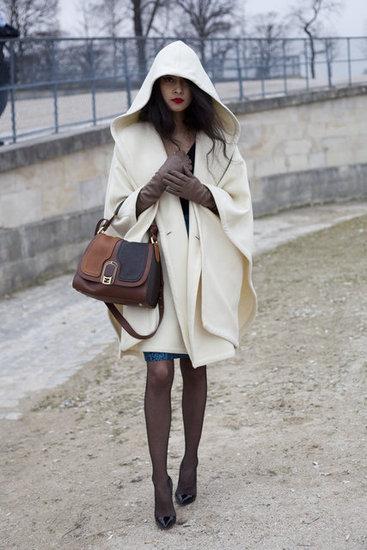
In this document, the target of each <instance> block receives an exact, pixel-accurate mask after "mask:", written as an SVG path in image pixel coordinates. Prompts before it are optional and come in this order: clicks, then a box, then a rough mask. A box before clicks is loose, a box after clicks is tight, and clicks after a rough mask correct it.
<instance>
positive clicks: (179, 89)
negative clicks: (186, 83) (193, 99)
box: [175, 79, 183, 92]
mask: <svg viewBox="0 0 367 550" xmlns="http://www.w3.org/2000/svg"><path fill="white" fill-rule="evenodd" d="M182 84H183V83H182V80H181V79H178V80H177V82H176V85H175V90H176V92H182V88H183V85H182Z"/></svg>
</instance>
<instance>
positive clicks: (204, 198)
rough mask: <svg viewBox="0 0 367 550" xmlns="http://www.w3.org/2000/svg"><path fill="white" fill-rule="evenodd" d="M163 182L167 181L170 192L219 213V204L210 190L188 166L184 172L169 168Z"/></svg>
mask: <svg viewBox="0 0 367 550" xmlns="http://www.w3.org/2000/svg"><path fill="white" fill-rule="evenodd" d="M162 182H164V183H165V185H166V191H167V192H168V193H172V195H176V196H178V197H182V198H183V199H187V200H189V201H194V202H197V203H198V204H201V205H202V206H206V207H207V208H209V209H210V210H212V211H213V212H214V213H215V214H217V215H219V212H218V210H217V205H216V203H215V200H214V197H213V195H212V194H211V192H210V190H209V189H208V188H207V187H206V185H204V184H202V183H201V182H200V180H199V179H198V178H197V177H196V176H194V175H193V174H192V172H190V170H188V169H187V168H186V167H184V172H183V173H182V172H178V171H177V170H168V172H167V173H166V174H165V176H164V177H163V180H162Z"/></svg>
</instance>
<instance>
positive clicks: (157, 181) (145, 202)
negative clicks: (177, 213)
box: [136, 151, 192, 217]
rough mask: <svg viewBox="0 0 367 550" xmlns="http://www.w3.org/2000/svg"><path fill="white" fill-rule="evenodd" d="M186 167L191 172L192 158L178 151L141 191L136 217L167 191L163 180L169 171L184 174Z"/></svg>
mask: <svg viewBox="0 0 367 550" xmlns="http://www.w3.org/2000/svg"><path fill="white" fill-rule="evenodd" d="M184 167H186V169H187V170H190V169H191V168H192V163H191V159H190V157H188V156H187V155H186V153H184V152H183V151H176V152H175V153H173V155H170V156H169V157H168V158H167V159H166V161H165V162H164V163H163V164H162V166H161V167H160V169H159V170H158V171H157V172H156V173H155V174H154V176H153V177H152V179H151V180H150V181H149V182H148V183H147V184H146V185H144V187H142V188H141V190H140V191H139V193H138V196H137V199H136V217H138V216H139V215H140V214H141V213H142V212H144V210H146V209H147V208H149V206H151V205H152V204H154V203H155V202H156V201H157V200H158V199H159V198H160V197H161V195H162V193H163V191H164V190H165V189H166V184H165V183H163V178H164V176H165V174H166V173H167V172H168V170H176V171H177V172H179V173H182V172H183V170H184Z"/></svg>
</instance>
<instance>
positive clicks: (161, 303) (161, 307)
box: [94, 197, 164, 340]
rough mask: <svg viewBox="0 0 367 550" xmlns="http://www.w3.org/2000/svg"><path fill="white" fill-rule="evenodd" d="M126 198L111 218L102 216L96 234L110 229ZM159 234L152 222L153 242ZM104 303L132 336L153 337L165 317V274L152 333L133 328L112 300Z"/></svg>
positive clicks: (140, 337)
mask: <svg viewBox="0 0 367 550" xmlns="http://www.w3.org/2000/svg"><path fill="white" fill-rule="evenodd" d="M126 199H127V197H125V198H124V199H122V201H121V202H120V203H119V204H118V205H117V207H116V208H115V211H114V213H113V214H112V216H111V217H110V218H109V219H106V218H101V219H100V220H99V221H98V222H97V225H96V228H95V230H94V234H95V235H97V233H103V232H104V231H106V229H108V228H109V227H110V225H111V223H112V221H113V220H114V218H115V217H116V216H117V214H118V213H119V210H120V208H121V206H122V204H123V202H124V201H125V200H126ZM102 222H105V223H103V224H102ZM157 234H158V227H157V224H155V223H152V224H151V225H150V227H149V235H150V240H151V242H153V243H154V242H157ZM160 265H161V270H162V264H160ZM104 303H105V305H106V306H107V307H108V309H109V310H110V312H111V313H112V315H113V316H114V317H115V319H116V321H117V322H118V323H119V324H120V325H121V326H122V328H124V329H125V330H126V332H128V333H129V334H130V335H131V336H133V337H134V338H138V339H143V340H145V339H147V338H151V337H152V336H153V335H154V334H155V333H156V332H157V330H158V328H159V325H160V324H161V322H162V319H163V313H164V301H163V275H162V272H161V285H160V287H159V297H158V309H159V321H158V325H157V327H156V328H155V330H154V331H153V332H151V333H150V334H139V333H138V332H136V330H134V329H133V327H132V326H131V325H130V323H129V322H128V321H127V319H125V317H124V316H123V315H122V314H121V313H120V311H119V310H118V309H117V307H116V306H115V304H113V303H110V302H104Z"/></svg>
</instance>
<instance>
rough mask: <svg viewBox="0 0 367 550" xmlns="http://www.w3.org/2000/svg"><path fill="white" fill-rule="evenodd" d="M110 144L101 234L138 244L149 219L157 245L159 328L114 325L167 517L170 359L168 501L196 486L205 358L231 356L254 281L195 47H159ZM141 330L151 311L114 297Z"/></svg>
mask: <svg viewBox="0 0 367 550" xmlns="http://www.w3.org/2000/svg"><path fill="white" fill-rule="evenodd" d="M111 133H112V136H113V138H114V141H115V146H114V152H113V158H112V163H111V168H110V174H109V179H108V184H107V191H106V201H105V211H104V217H105V218H109V217H110V216H111V215H112V213H113V211H114V209H115V208H116V206H117V204H118V203H119V202H120V201H121V200H122V199H123V198H124V197H126V199H125V201H124V202H123V205H122V206H121V208H120V210H119V214H118V218H117V220H116V221H115V222H114V223H113V226H111V227H110V228H109V229H108V230H107V232H108V234H110V235H115V236H119V237H124V238H125V239H126V240H131V241H140V242H147V241H148V228H149V226H150V225H151V223H153V221H155V222H156V224H157V226H158V231H159V233H158V240H159V244H160V250H161V252H162V273H163V280H164V294H163V295H164V306H165V309H164V316H163V320H162V322H161V325H160V326H159V328H158V330H157V332H156V333H155V334H154V336H152V337H151V338H148V339H141V340H138V339H136V338H134V337H132V336H131V335H129V334H128V333H127V332H126V331H121V330H118V329H117V327H116V324H115V321H114V319H113V318H112V317H110V318H111V321H112V323H113V324H114V326H115V328H116V330H118V334H119V338H120V345H119V356H120V357H121V356H122V355H131V354H134V355H137V356H139V357H142V356H143V357H144V359H145V361H146V364H147V379H146V388H145V398H144V411H145V419H146V428H147V438H148V445H149V452H150V457H151V461H152V470H153V471H152V481H153V484H154V490H155V519H156V522H157V525H158V526H159V527H161V528H164V529H166V528H169V527H172V525H173V524H174V523H175V520H176V514H175V508H174V505H173V502H172V492H173V486H172V479H171V477H170V476H169V475H168V473H167V448H168V440H169V431H170V425H171V387H172V383H173V377H174V359H175V358H180V369H181V373H182V378H183V396H182V411H183V421H184V433H185V453H184V456H183V458H182V461H181V464H180V472H179V479H178V485H177V488H176V491H175V496H176V502H177V503H178V504H181V505H187V504H189V503H191V502H193V501H194V500H195V498H196V494H197V486H196V485H197V476H196V472H197V466H198V446H199V441H200V438H201V432H202V426H203V419H204V413H205V405H206V396H207V377H206V374H207V373H206V365H207V364H209V363H211V362H214V361H219V360H223V359H226V358H229V357H232V356H233V355H234V354H235V350H236V349H237V348H238V347H239V341H240V337H241V335H242V333H243V332H244V330H245V328H247V327H248V326H249V324H250V322H251V321H252V320H253V318H254V317H255V314H256V311H257V299H256V293H255V290H254V288H253V284H252V275H251V274H252V243H253V215H252V204H251V196H250V190H249V183H248V179H247V171H246V165H245V162H244V160H243V158H242V156H241V155H240V152H239V150H238V146H237V142H238V138H239V135H240V126H239V122H238V120H237V118H236V117H235V116H234V114H233V113H232V112H231V111H230V110H229V109H228V108H227V107H226V106H225V105H224V104H223V103H222V102H221V101H220V99H219V96H218V94H217V92H216V90H215V88H214V86H213V84H212V82H211V80H210V78H209V77H208V75H207V74H206V72H205V71H204V68H203V67H202V65H201V63H200V60H199V58H198V56H197V55H196V53H195V52H194V50H192V49H191V48H190V47H189V46H187V45H186V44H185V43H184V42H182V41H181V40H178V41H175V42H172V43H170V44H168V45H167V46H166V47H165V48H163V49H162V50H160V51H159V52H158V54H157V55H156V57H155V59H154V61H153V64H152V66H151V68H150V70H149V72H148V74H147V76H146V78H145V80H144V82H143V84H142V86H141V88H140V90H139V91H138V93H137V95H136V97H135V99H134V101H133V103H132V105H131V107H130V108H129V110H128V111H127V112H126V113H124V114H123V115H120V116H118V117H116V118H115V119H114V120H113V121H112V123H111ZM116 307H118V309H120V311H122V312H123V314H124V316H125V317H126V319H127V320H128V321H129V323H130V324H131V325H132V326H133V327H134V328H135V329H136V330H139V331H140V332H141V333H144V334H148V333H149V332H151V331H152V330H154V328H155V327H156V326H157V321H158V307H157V308H155V309H146V308H138V307H136V306H125V305H124V306H121V305H116Z"/></svg>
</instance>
